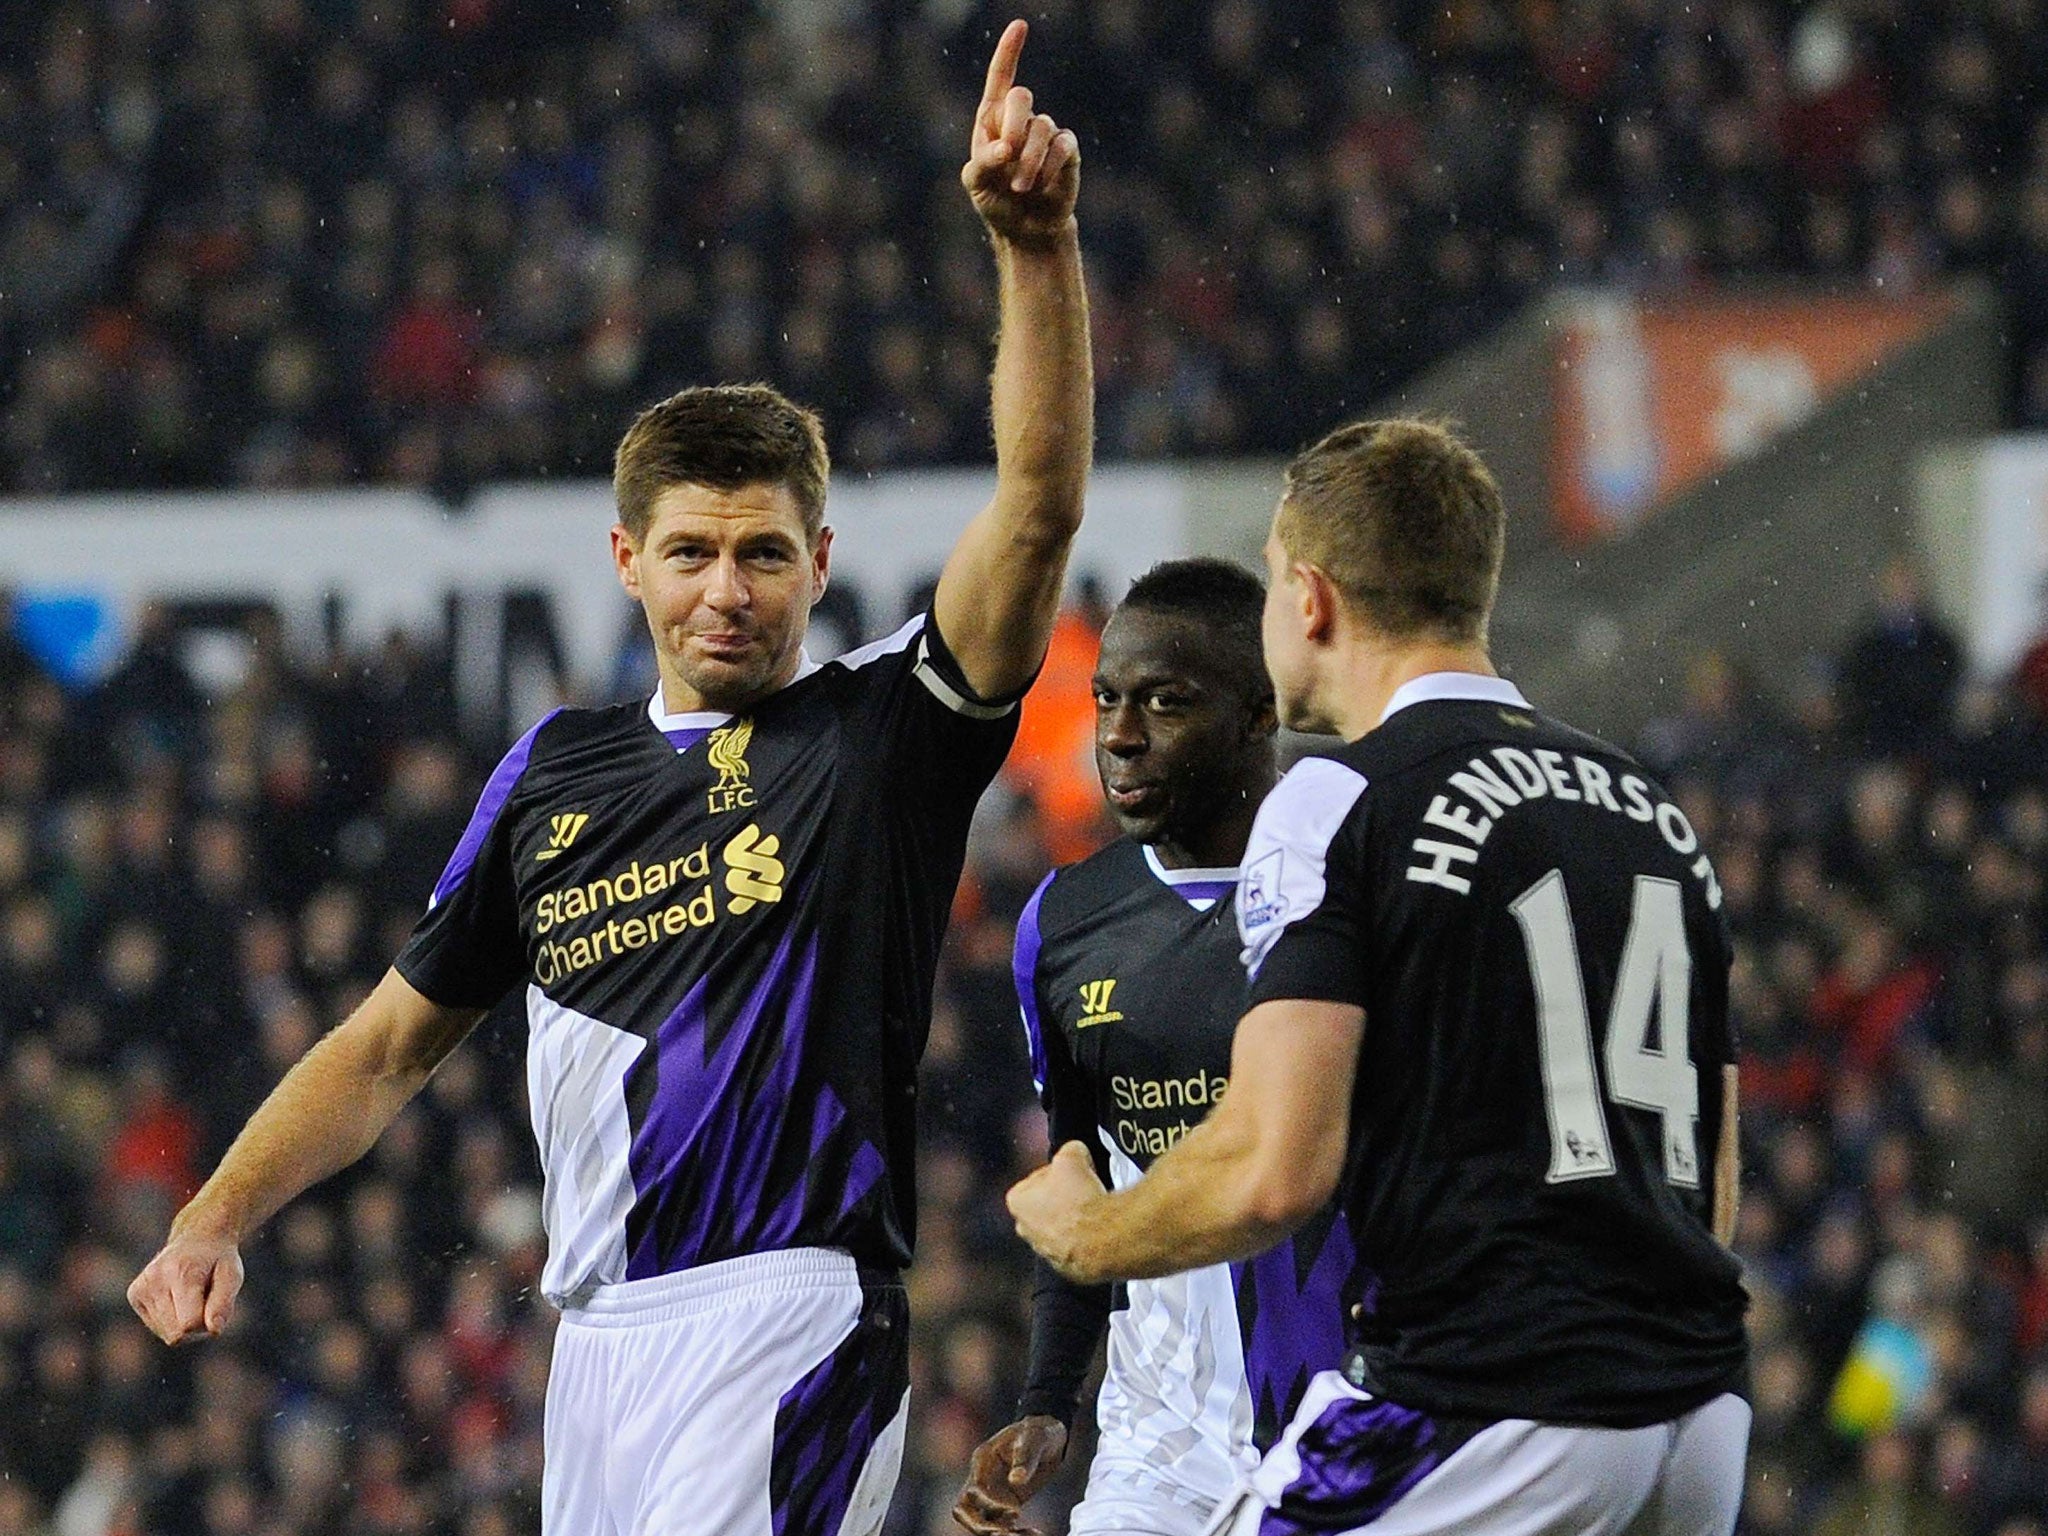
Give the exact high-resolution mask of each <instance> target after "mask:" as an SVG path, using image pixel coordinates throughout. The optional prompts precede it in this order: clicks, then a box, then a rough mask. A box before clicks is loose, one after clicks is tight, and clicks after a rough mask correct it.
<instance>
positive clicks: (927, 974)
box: [129, 21, 1092, 1536]
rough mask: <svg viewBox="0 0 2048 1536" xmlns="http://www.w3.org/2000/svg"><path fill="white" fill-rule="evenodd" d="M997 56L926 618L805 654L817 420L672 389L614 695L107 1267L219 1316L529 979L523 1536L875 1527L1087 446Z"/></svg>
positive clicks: (1019, 37)
mask: <svg viewBox="0 0 2048 1536" xmlns="http://www.w3.org/2000/svg"><path fill="white" fill-rule="evenodd" d="M1024 34H1025V27H1024V23H1022V22H1021V21H1020V22H1013V23H1012V24H1011V25H1010V27H1009V29H1008V30H1007V31H1006V32H1005V33H1004V34H1003V37H1002V39H1001V41H1000V43H999V44H998V45H997V48H996V51H995V55H994V58H993V59H992V61H991V63H990V65H989V69H988V77H987V84H986V89H985V93H984V95H983V97H982V100H981V103H980V107H979V110H978V111H977V112H976V114H975V119H974V124H973V129H972V136H971V138H972V142H971V149H970V158H969V160H968V162H967V165H966V167H965V169H964V170H963V172H962V180H963V182H964V183H965V186H966V189H967V192H968V194H969V195H970V197H971V198H972V200H973V203H974V206H975V208H976V210H977V211H978V212H979V214H980V215H981V218H982V221H983V223H984V224H985V226H986V227H987V230H988V234H989V238H990V241H991V243H992V245H993V246H994V250H995V260H996V268H997V272H998V277H999V288H1000V295H1001V335H1000V339H999V342H998V344H997V349H996V361H995V372H994V381H993V386H992V391H993V418H994V428H995V439H996V490H995V496H994V499H993V500H992V501H991V502H990V504H989V505H988V506H987V507H986V508H985V509H984V510H983V511H982V512H981V513H980V514H979V516H977V517H976V518H975V519H974V520H973V521H972V522H971V523H970V524H969V526H968V528H967V530H966V531H965V533H964V534H963V535H962V536H961V539H960V542H959V543H958V545H957V546H956V547H955V548H954V550H953V553H952V555H951V558H950V559H949V560H948V562H947V564H946V567H945V571H944V574H943V575H942V577H941V579H940V581H939V584H938V589H937V593H936V595H935V596H934V598H933V600H932V604H931V607H930V609H929V611H927V612H925V613H922V614H920V615H918V616H917V617H916V618H914V619H913V620H911V621H910V622H909V623H908V624H906V625H904V626H903V628H902V629H900V630H898V631H897V632H896V633H895V634H893V635H891V636H889V637H888V638H887V639H885V640H880V641H877V642H875V643H874V644H872V645H869V646H866V647H864V648H862V649H860V650H856V651H854V652H852V653H850V654H848V655H845V656H841V657H839V658H838V659H836V660H834V661H831V662H827V663H826V664H824V665H823V666H820V665H817V664H816V663H814V662H813V661H812V660H811V659H810V658H809V657H807V656H806V655H805V654H804V650H803V640H804V634H805V629H806V626H807V624H808V621H809V617H810V612H811V608H812V605H813V604H814V603H816V602H817V600H818V598H819V597H820V596H821V595H822V594H823V592H824V590H825V583H826V579H827V577H828V575H829V573H830V564H831V553H832V532H831V530H830V529H829V528H828V527H826V526H825V525H824V520H823V519H824V511H825V482H826V455H825V445H824V441H823V437H822V435H821V432H820V430H819V425H818V421H817V418H816V417H815V416H813V415H812V414H811V413H810V412H808V411H806V410H803V409H801V408H799V407H797V406H795V405H792V404H791V403H790V402H789V401H787V400H785V399H783V398H782V397H781V396H780V395H778V394H777V393H775V392H774V391H773V390H770V389H767V388H763V387H718V388H701V389H690V390H685V391H684V392H683V393H681V394H679V395H677V396H675V397H673V398H672V399H669V400H666V401H663V402H662V403H661V404H659V405H656V406H654V407H652V408H651V409H649V410H648V411H646V412H645V413H643V414H642V415H641V416H640V418H639V419H638V420H637V421H635V422H634V423H633V425H632V428H631V430H630V431H628V432H627V434H626V436H625V439H624V440H623V441H622V442H621V444H620V446H619V451H618V456H617V461H616V468H615V473H614V483H615V490H616V494H617V501H618V523H617V526H615V527H614V528H613V529H612V533H611V547H612V555H613V558H614V560H615V562H616V564H617V568H618V573H619V579H620V581H621V582H622V583H623V585H624V587H625V589H626V591H627V592H628V593H629V594H631V595H632V596H633V598H635V599H636V600H637V601H638V602H639V603H640V605H641V607H642V608H643V609H644V610H645V611H646V615H647V623H648V627H649V630H650V631H651V633H652V635H653V639H654V648H655V655H656V659H657V663H658V670H659V674H660V676H659V684H658V686H657V687H656V689H655V691H654V693H653V696H652V697H651V698H650V699H648V700H647V701H646V702H645V703H642V704H637V705H631V706H620V707H616V708H611V709H596V710H582V709H565V710H558V711H556V712H555V713H553V714H551V715H549V716H548V717H547V718H546V719H544V720H542V721H541V722H540V723H539V724H537V725H536V726H534V727H533V729H531V730H529V731H528V732H527V733H526V734H525V735H524V736H522V737H521V738H520V739H519V741H518V743H517V744H516V745H515V746H514V747H513V748H512V750H511V751H510V752H509V753H508V754H507V755H506V757H505V759H504V761H503V762H502V763H500V764H499V765H498V768H497V770H496V772H494V773H493V774H492V775H491V777H490V780H489V782H488V784H487V785H486V786H485V788H484V791H483V795H482V798H481V800H480V801H479V803H478V805H477V808H476V813H475V815H474V817H473V818H472V819H471V821H470V824H469V827H468V830H467V831H466V832H465V833H464V835H463V836H462V838H461V840H460V842H459V843H458V844H457V846H456V848H455V850H454V853H453V855H452V856H451V857H450V859H449V861H448V865H447V868H446V870H445V872H444V873H443V874H442V876H441V878H440V881H439V883H438V885H437V886H436V888H435V890H434V893H433V898H432V901H431V903H430V906H429V909H428V911H427V913H426V915H425V916H424V917H423V918H422V919H421V920H420V923H419V926H418V928H417V929H416V930H415V932H414V934H413V937H412V939H411V941H410V942H409V943H408V944H407V946H406V947H405V950H404V952H403V953H402V954H400V956H399V957H398V960H397V962H396V964H395V966H394V968H393V969H392V970H391V972H390V973H389V974H387V975H386V976H385V977H384V979H383V980H382V982H380V983H379V985H378V986H377V988H376V989H375V991H374V992H373V993H372V995H371V996H370V998H369V999H368V1000H367V1001H366V1002H365V1003H364V1005H363V1006H362V1008H361V1009H359V1010H358V1011H357V1012H356V1013H355V1014H354V1015H353V1016H351V1017H350V1018H349V1019H348V1020H347V1022H345V1023H344V1024H342V1025H341V1026H340V1027H339V1028H337V1029H336V1030H334V1031H333V1033H331V1034H329V1035H328V1036H327V1037H326V1038H325V1039H324V1040H322V1041H321V1042H320V1043H319V1044H318V1045H317V1046H315V1047H314V1049H313V1050H312V1051H311V1052H310V1053H308V1055H307V1056H306V1058H305V1059H304V1060H303V1061H301V1062H300V1063H299V1064H298V1065H297V1066H296V1067H294V1068H293V1069H292V1071H291V1072H290V1073H289V1074H288V1075H287V1076H286V1077H285V1079H284V1081H283V1082H282V1083H280V1084H279V1085H278V1087H277V1088H276V1090H275V1091H274V1092H273V1093H272V1094H271V1096H270V1098H269V1099H268V1100H267V1101H266V1102H265V1103H264V1104H263V1105H262V1107H261V1108H259V1109H258V1110H257V1112H256V1114H255V1115H254V1116H253V1117H252V1119H251V1120H250V1122H249V1124H248V1126H247V1127H246V1128H245V1129H244V1130H243V1132H242V1134H241V1136H240V1137H239V1138H238V1139H237V1140H236V1142H235V1144H234V1146H233V1147H232V1148H231V1149H230V1150H229V1152H228V1154H227V1156H226V1157H225V1159H224V1160H223V1161H222V1163H221V1165H220V1167H219V1169H218V1170H217V1171H216V1172H215V1173H214V1175H213V1177H212V1178H211V1179H209V1180H208V1181H207V1183H206V1185H205V1187H204V1188H203V1189H201V1190H200V1192H199V1193H198V1194H197V1195H196V1196H195V1197H194V1198H193V1199H192V1201H191V1202H190V1203H189V1204H188V1205H187V1206H186V1207H185V1208H184V1209H183V1210H182V1211H181V1212H180V1213H179V1214H178V1217H177V1219H176V1221H175V1222H174V1223H173V1225H172V1229H171V1235H170V1238H169V1240H168V1241H167V1243H166V1244H165V1246H164V1248H163V1250H162V1252H160V1253H159V1254H158V1255H157V1256H156V1257H155V1258H154V1259H153V1260H151V1262H150V1264H149V1266H148V1267H147V1268H146V1269H145V1270H144V1271H143V1272H142V1274H141V1275H140V1276H138V1277H137V1279H136V1280H135V1282H134V1284H133V1285H132V1286H131V1287H130V1291H129V1296H130V1300H131V1301H132V1302H133V1304H134V1306H135V1309H136V1311H137V1312H138V1313H140V1314H141V1316H142V1318H143V1320H144V1321H145V1322H146V1323H147V1324H148V1325H149V1327H150V1328H151V1329H152V1330H153V1331H154V1332H155V1333H157V1334H158V1336H159V1337H161V1338H163V1339H165V1340H167V1341H170V1342H179V1341H182V1340H187V1339H192V1338H196V1337H200V1336H204V1335H208V1334H215V1333H218V1332H219V1331H220V1329H221V1328H222V1326H223V1325H224V1324H226V1322H227V1321H228V1318H229V1315H230V1313H231V1311H232V1309H233V1307H234V1302H235V1295H236V1292H237V1291H238V1290H239V1288H240V1286H241V1283H242V1262H241V1258H240V1253H239V1249H240V1245H241V1243H242V1241H243V1240H244V1239H245V1238H246V1237H247V1236H248V1234H249V1233H250V1232H252V1231H253V1230H255V1228H256V1227H257V1226H259V1225H260V1224H261V1223H262V1222H263V1221H265V1220H266V1219H267V1218H268V1217H269V1216H271V1215H272V1214H273V1213H274V1212H275V1211H277V1210H278V1208H279V1207H280V1206H282V1205H283V1204H284V1203H285V1202H286V1201H288V1200H290V1199H291V1198H292V1197H293V1196H295V1195H296V1194H298V1193H299V1192H300V1191H301V1190H303V1189H305V1188H306V1187H307V1186H308V1185H310V1184H312V1183H314V1182H315V1181H316V1180H319V1179H321V1178H324V1177H326V1176H327V1175H328V1174H330V1173H333V1172H334V1171H335V1170H337V1169H339V1168H341V1167H343V1166H344V1165H346V1164H347V1163H349V1162H351V1161H353V1160H354V1159H355V1158H357V1157H359V1156H361V1155H362V1154H363V1152H365V1151H366V1150H367V1149H368V1148H369V1147H370V1145H371V1144H372V1142H374V1141H375V1140H376V1138H377V1136H378V1134H379V1133H380V1132H381V1131H382V1130H383V1129H384V1127H385V1126H386V1125H388V1124H389V1123H390V1121H391V1119H392V1117H393V1116H394V1115H395V1114H397V1112H398V1110H399V1109H400V1108H401V1106H403V1105H404V1104H405V1102H406V1101H407V1100H408V1099H409V1098H411V1097H412V1095H413V1094H414V1093H416V1092H417V1091H418V1090H419V1088H420V1086H421V1085H422V1084H423V1083H424V1082H425V1081H426V1080H427V1077H428V1076H429V1074H431V1073H432V1072H433V1070H434V1067H435V1065H436V1064H437V1063H438V1062H439V1061H440V1060H441V1059H442V1058H443V1057H444V1056H446V1055H447V1054H448V1052H449V1051H450V1050H452V1049H453V1048H454V1047H455V1045H456V1044H457V1043H458V1042H459V1041H460V1040H461V1039H462V1038H463V1037H464V1035H466V1034H467V1033H468V1031H469V1030H470V1028H471V1027H472V1026H473V1025H474V1024H475V1023H476V1021H477V1019H478V1018H479V1017H481V1016H482V1014H483V1013H484V1011H485V1010H487V1009H488V1008H490V1007H491V1006H492V1005H493V1004H494V1003H496V1002H497V1001H498V1000H499V999H500V998H501V997H503V996H504V995H505V994H506V993H507V992H509V991H511V990H512V989H514V988H518V989H520V990H521V991H522V993H523V996H524V999H525V1005H526V1015H527V1020H528V1024H529V1030H530V1034H529V1042H528V1082H529V1089H530V1098H531V1105H532V1114H533V1122H534V1132H535V1136H536V1138H537V1140H538V1142H539V1145H540V1152H541V1160H542V1166H543V1169H544V1171H545V1174H546V1190H545V1194H544V1197H543V1207H544V1212H545V1217H546V1224H547V1232H548V1247H549V1252H548V1259H547V1264H546V1269H545V1272H544V1274H543V1276H542V1281H541V1288H542V1289H543V1291H544V1292H545V1293H546V1294H547V1296H548V1298H549V1299H550V1300H551V1301H552V1302H554V1303H555V1304H556V1305H557V1306H559V1307H560V1308H561V1309H562V1325H561V1327H560V1330H559V1331H558V1333H557V1335H556V1344H555V1356H554V1368H553V1372H552V1375H551V1377H550V1380H549V1386H548V1403H547V1423H546V1449H547V1458H546V1467H545V1471H544V1473H543V1479H542V1492H541V1503H542V1527H543V1530H544V1531H545V1532H547V1533H548V1536H606V1533H610V1536H680V1533H705V1536H713V1533H715V1536H767V1533H769V1532H771V1531H773V1532H774V1533H776V1536H866V1533H871V1532H873V1531H875V1530H877V1529H878V1528H879V1526H880V1524H881V1521H882V1519H883V1515H884V1513H885V1511H886V1509H887V1506H888V1502H889V1496H890V1492H891V1489H892V1487H893V1485H894V1483H895V1480H896V1473H897V1467H898V1464H899V1461H900V1459H901V1453H902V1444H903V1428H904V1408H905V1399H906V1394H907V1389H908V1370H907V1350H908V1345H909V1330H908V1327H907V1324H906V1319H905V1315H904V1297H903V1289H902V1286H901V1284H900V1279H899V1276H900V1272H901V1270H902V1269H903V1267H904V1266H905V1265H906V1264H907V1263H908V1262H909V1259H910V1253H911V1243H912V1236H913V1233H912V1221H913V1218H914V1215H915V1212H916V1208H917V1202H916V1196H915V1191H914V1188H913V1173H914V1168H913V1160H914V1153H915V1148H914V1145H913V1140H914V1134H913V1133H914V1127H915V1123H916V1092H917V1066H918V1060H919V1057H920V1056H921V1054H922V1052H923V1048H924V1043H925V1033H926V1029H927V1025H928V1020H929V1014H930V1003H931V992H932V985H933V972H934V968H935V967H936V965H937V959H938V949H939V940H940V936H941V934H942V932H943V930H944V927H945V922H946V914H947V910H948V907H949V905H950V903H951V901H952V896H953V891H954V886H955V884H956V882H957V881H958V878H959V875H960V868H961V861H962V858H963V857H964V852H965V845H966V837H967V825H968V818H969V816H970V815H971V813H972V811H973V809H974V805H975V802H976V800H977V799H978V798H979V797H980V795H981V792H982V790H983V789H984V788H985V787H986V785H987V784H988V782H989V780H990V778H991V777H992V776H993V775H994V773H995V772H996V769H997V767H998V765H999V764H1000V763H1001V761H1002V759H1003V756H1004V753H1005V752H1006V751H1007V750H1008V747H1009V743H1010V740H1011V737H1012V735H1013V733H1014V730H1015V723H1016V702H1017V699H1018V696H1019V695H1020V694H1021V693H1022V692H1023V690H1024V688H1025V687H1026V686H1027V685H1028V684H1029V682H1030V680H1031V678H1032V676H1033V674H1034V672H1035V671H1036V669H1037V667H1038V665H1039V662H1040V660H1041V658H1042V656H1043V654H1044V650H1045V646H1046V641H1047V636H1048V634H1049V632H1050V629H1051V626H1052V622H1053V617H1054V613H1055V609H1056V606H1057V604H1058V601H1059V595H1060V586H1061V581H1062V577H1063V573H1064V570H1065V566H1066V561H1067V553H1068V549H1069V547H1070V545H1071V543H1072V541H1073V538H1074V535H1075V532H1076V530H1077V528H1078V527H1079V524H1080V519H1081V504H1082V490H1083V485H1084V483H1085V480H1086V476H1087V470H1088V463H1089V453H1090V446H1091V435H1092V427H1091V394H1092V389H1091V382H1090V376H1089V354H1088V324H1087V310H1086V301H1085V296H1084V290H1083V286H1082V275H1081V260H1080V251H1079V245H1078V240H1077V236H1076V231H1075V223H1074V202H1075V193H1076V191H1077V188H1078V185H1079V170H1080V161H1079V151H1078V149H1077V146H1076V143H1075V139H1074V136H1073V134H1072V133H1070V132H1067V131H1065V130H1062V129H1061V128H1060V127H1059V126H1058V125H1057V124H1056V123H1054V122H1053V120H1052V119H1051V118H1049V117H1046V116H1045V115H1043V114H1041V113H1039V112H1037V111H1036V110H1035V108H1034V105H1033V101H1032V96H1031V92H1030V91H1028V90H1026V89H1025V88H1024V87H1022V86H1019V85H1017V84H1016V83H1015V79H1016V72H1017V64H1018V58H1019V54H1020V52H1021V50H1022V48H1023V46H1024Z"/></svg>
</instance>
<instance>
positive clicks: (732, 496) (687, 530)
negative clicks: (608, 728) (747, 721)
mask: <svg viewBox="0 0 2048 1536" xmlns="http://www.w3.org/2000/svg"><path fill="white" fill-rule="evenodd" d="M829 545H830V531H829V530H824V531H821V533H820V535H819V538H818V541H817V543H816V545H813V544H812V543H811V542H810V540H809V539H808V537H807V535H806V532H805V529H804V526H803V518H802V514H801V513H800V512H799V510H798V509H797V506H796V502H795V498H794V497H793V496H792V495H791V494H790V492H789V490H788V488H787V487H786V486H781V485H748V486H741V487H738V488H737V489H733V490H722V489H718V488H715V487H709V486H700V485H678V486H671V487H669V488H668V489H667V490H665V491H664V492H662V494H661V495H660V496H659V497H658V498H656V500H655V503H654V507H653V515H652V516H651V517H650V518H649V520H648V528H647V533H646V536H645V538H644V539H643V540H642V541H641V545H640V548H639V550H638V551H637V553H636V556H635V560H634V571H635V574H636V576H637V583H638V591H637V592H636V593H635V596H636V597H637V598H638V600H639V602H640V604H641V607H642V608H643V609H644V610H645V612H646V614H647V623H648V629H649V632H650V633H651V634H652V635H653V637H654V642H655V648H656V652H657V657H658V660H659V663H660V667H661V672H662V683H663V691H664V693H665V694H666V695H668V696H669V698H668V702H669V705H670V707H671V708H691V709H713V710H721V711H726V712H732V713H737V712H739V711H741V710H744V709H746V708H748V707H749V706H751V705H753V704H755V703H757V702H759V701H760V699H762V698H763V697H765V696H766V695H768V694H770V693H773V692H774V691H775V690H776V689H778V688H780V687H782V686H783V685H785V684H786V683H788V682H789V681H790V679H791V678H792V677H794V676H795V673H796V669H797V666H798V664H799V662H800V659H801V655H802V648H803V640H804V634H805V631H806V629H807V628H808V626H809V621H810V611H811V607H812V604H814V603H815V602H816V601H817V598H818V596H819V595H820V594H821V593H822V591H823V587H824V576H825V571H826V567H827V563H828V556H827V550H828V548H829Z"/></svg>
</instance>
